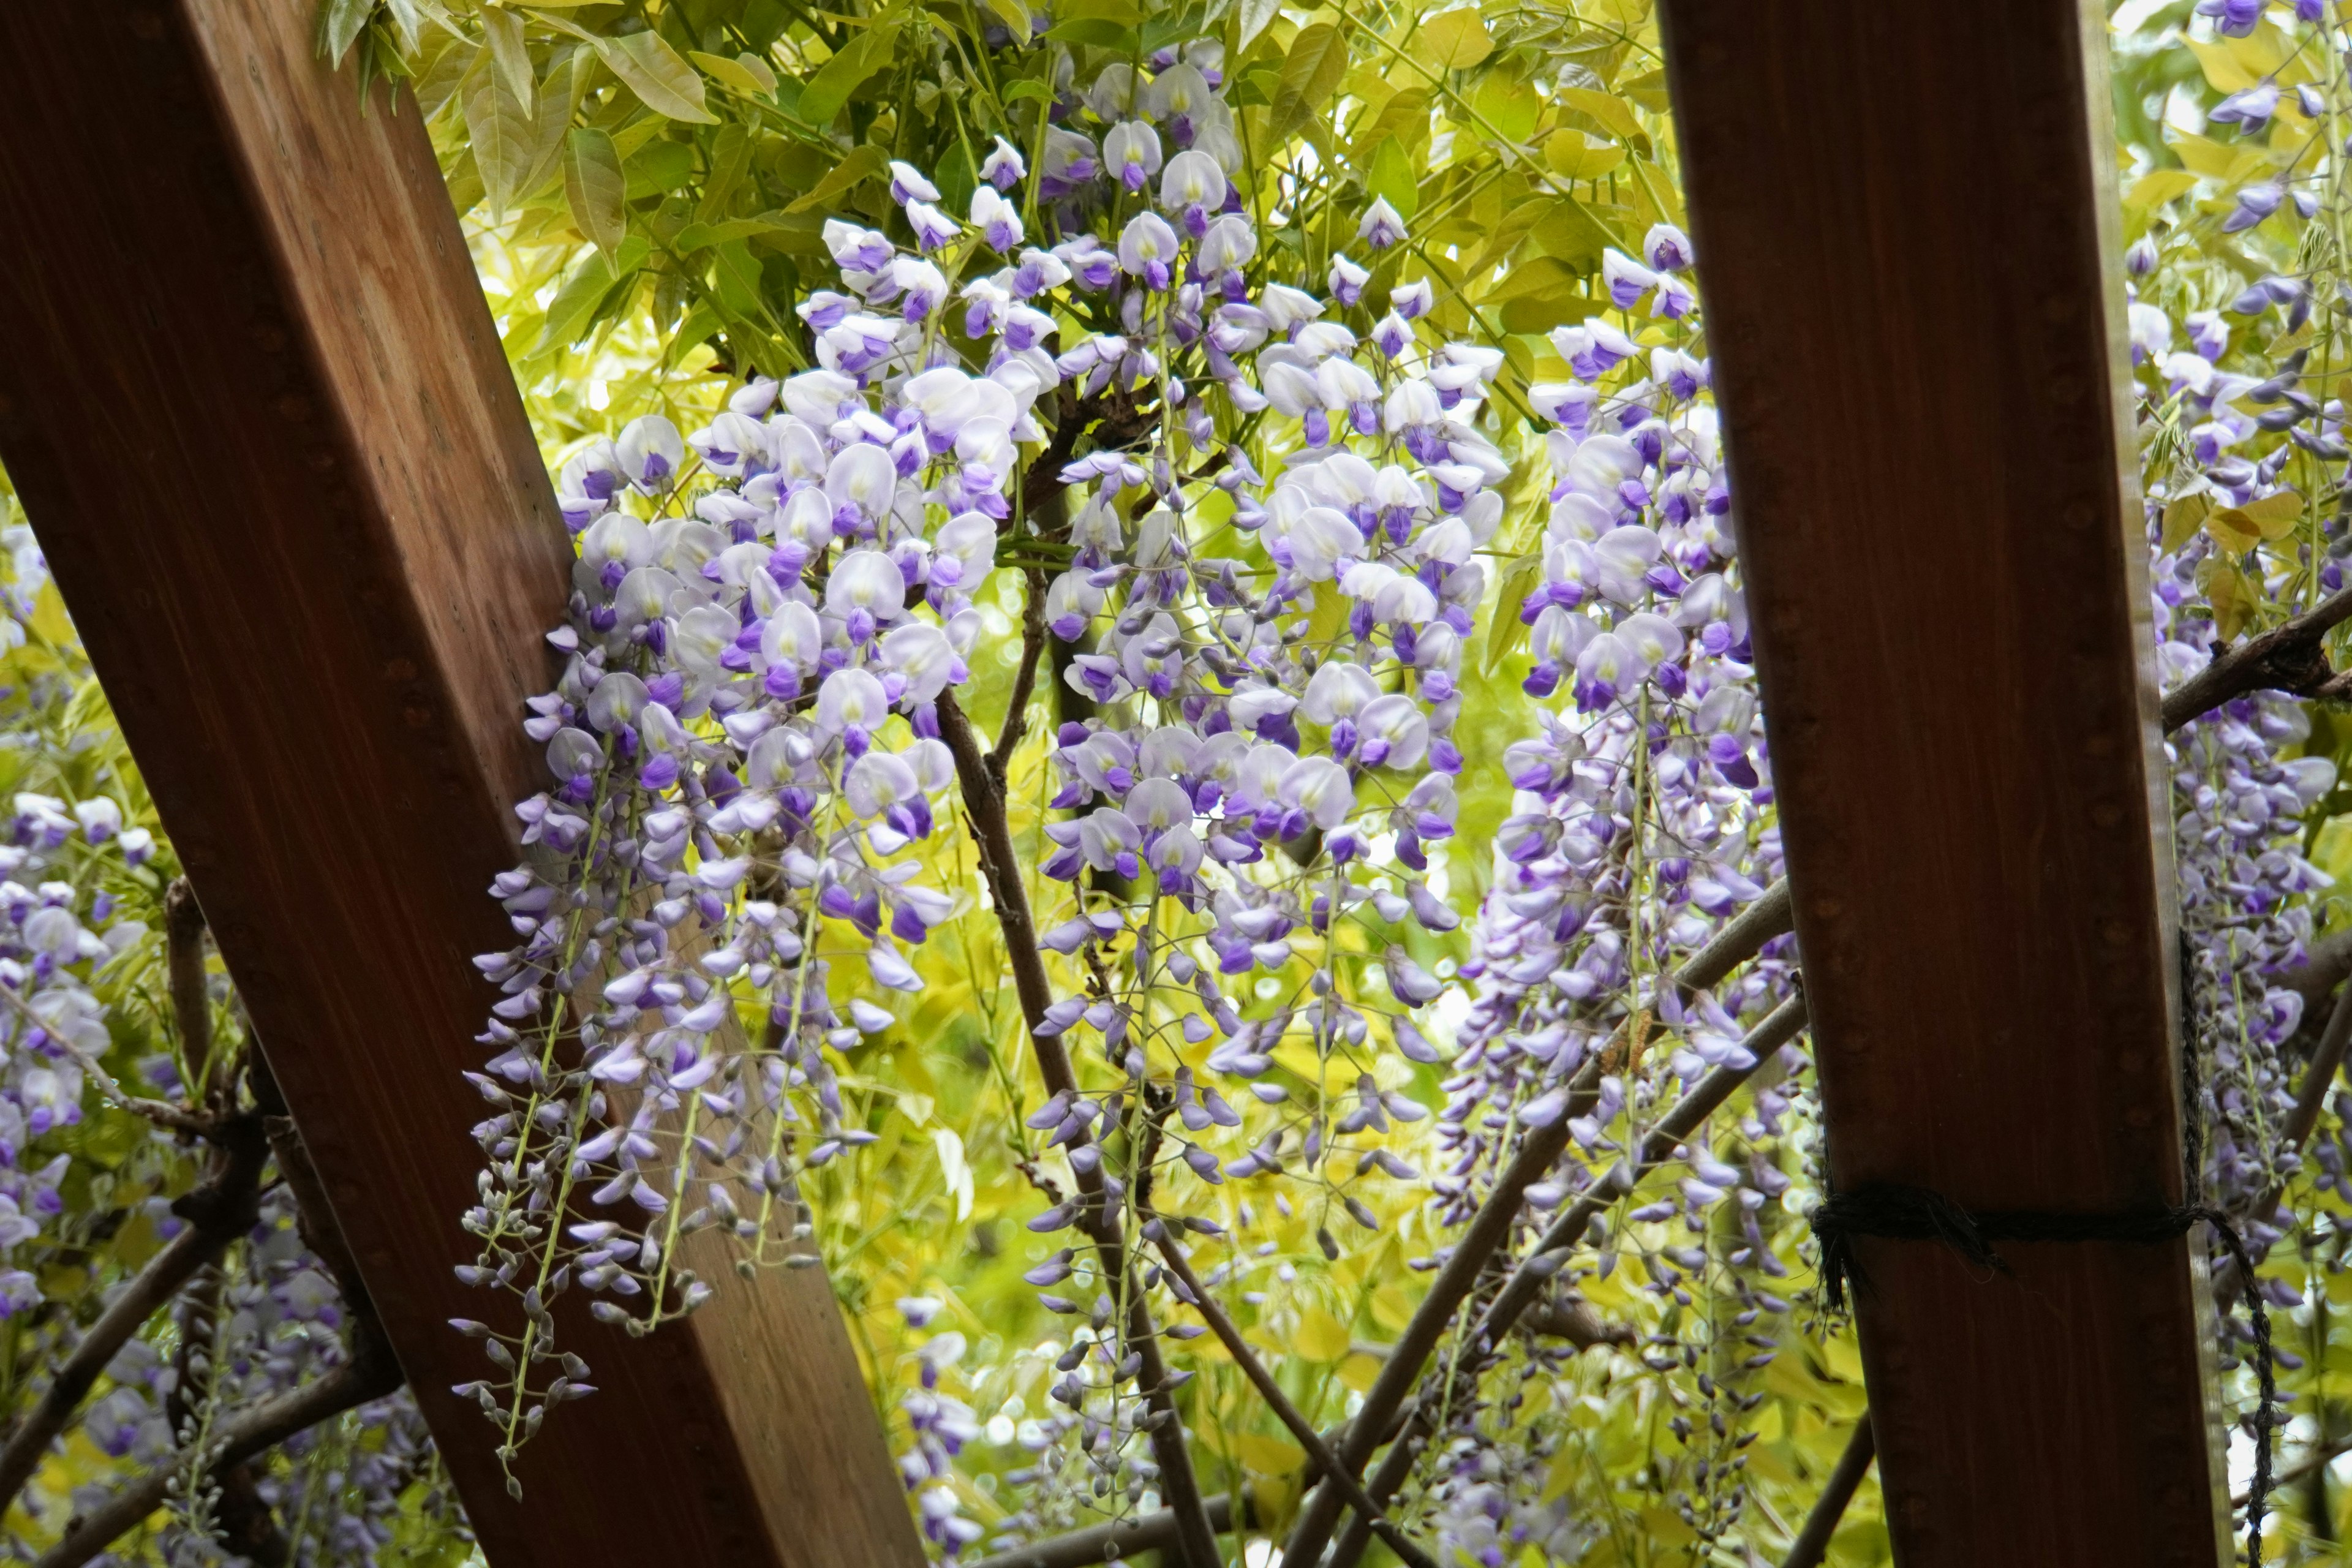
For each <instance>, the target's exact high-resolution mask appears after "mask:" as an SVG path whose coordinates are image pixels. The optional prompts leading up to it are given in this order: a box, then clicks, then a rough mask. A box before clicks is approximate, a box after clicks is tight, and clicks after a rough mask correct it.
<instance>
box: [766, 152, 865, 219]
mask: <svg viewBox="0 0 2352 1568" xmlns="http://www.w3.org/2000/svg"><path fill="white" fill-rule="evenodd" d="M889 166H890V154H889V153H886V152H884V151H883V150H882V149H881V148H879V147H877V146H874V145H872V144H871V143H868V144H867V145H866V146H863V147H860V148H858V149H857V151H856V152H855V153H851V154H850V155H849V156H848V157H846V158H844V159H843V160H842V161H841V162H840V163H836V164H835V165H834V168H833V172H832V173H831V174H827V175H826V176H825V177H824V179H822V180H819V181H818V182H817V183H816V187H815V188H814V190H812V191H810V192H809V193H808V195H804V196H803V197H801V198H800V199H799V200H798V201H796V202H794V203H793V204H792V205H790V206H788V207H786V208H785V209H784V210H785V211H786V212H788V213H799V212H807V211H809V210H810V209H811V208H813V207H817V206H822V205H824V204H825V203H826V202H829V201H831V200H833V199H834V198H835V196H838V195H841V194H842V193H843V192H844V191H846V190H847V189H849V187H850V186H852V185H854V184H857V182H858V181H860V180H865V179H870V178H872V177H873V176H874V175H876V174H880V173H881V172H882V171H883V170H885V169H887V168H888V167H889Z"/></svg>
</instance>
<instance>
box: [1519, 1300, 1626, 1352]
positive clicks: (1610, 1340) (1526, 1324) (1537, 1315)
mask: <svg viewBox="0 0 2352 1568" xmlns="http://www.w3.org/2000/svg"><path fill="white" fill-rule="evenodd" d="M1519 1327H1521V1328H1522V1329H1525V1330H1526V1331H1528V1332H1529V1333H1531V1334H1536V1335H1539V1336H1540V1337H1542V1338H1544V1339H1551V1340H1566V1341H1567V1342H1569V1343H1570V1344H1572V1345H1574V1346H1575V1347H1576V1348H1577V1349H1578V1350H1580V1351H1589V1350H1591V1348H1592V1347H1593V1346H1595V1345H1630V1344H1632V1343H1633V1342H1634V1341H1635V1340H1637V1339H1639V1338H1641V1335H1640V1334H1638V1333H1636V1332H1635V1331H1634V1329H1633V1324H1631V1323H1612V1322H1611V1321H1608V1320H1607V1319H1605V1318H1603V1317H1601V1314H1600V1313H1598V1312H1596V1311H1594V1310H1592V1308H1591V1306H1590V1305H1589V1304H1587V1303H1586V1302H1583V1301H1547V1302H1545V1303H1544V1304H1543V1305H1541V1306H1538V1307H1531V1308H1529V1309H1528V1311H1527V1313H1526V1315H1525V1316H1523V1317H1522V1318H1520V1320H1519Z"/></svg>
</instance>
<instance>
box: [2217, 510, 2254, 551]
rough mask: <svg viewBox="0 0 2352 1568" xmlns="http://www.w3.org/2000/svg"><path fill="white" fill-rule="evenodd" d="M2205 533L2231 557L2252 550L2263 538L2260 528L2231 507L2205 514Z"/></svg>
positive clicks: (2242, 513)
mask: <svg viewBox="0 0 2352 1568" xmlns="http://www.w3.org/2000/svg"><path fill="white" fill-rule="evenodd" d="M2205 531H2206V532H2208V533H2210V534H2211V535H2212V536H2213V538H2214V540H2215V541H2216V542H2218V543H2220V545H2221V548H2222V549H2224V550H2226V551H2228V552H2230V553H2231V554H2232V555H2237V554H2242V553H2243V552H2246V551H2249V550H2252V548H2253V547H2254V546H2255V545H2256V544H2257V543H2259V542H2261V540H2262V537H2263V531H2262V526H2261V525H2260V524H2259V523H2257V522H2255V521H2254V520H2253V519H2252V518H2250V517H2248V516H2247V515H2246V514H2245V513H2244V512H2242V511H2241V510H2238V509H2237V508H2236V507H2233V506H2223V507H2216V508H2214V509H2213V510H2211V511H2209V512H2207V513H2206V514H2205Z"/></svg>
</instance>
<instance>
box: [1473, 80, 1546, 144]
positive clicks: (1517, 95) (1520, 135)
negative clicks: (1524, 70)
mask: <svg viewBox="0 0 2352 1568" xmlns="http://www.w3.org/2000/svg"><path fill="white" fill-rule="evenodd" d="M1470 107H1471V108H1473V109H1475V110H1477V111H1478V118H1479V119H1481V120H1483V121H1486V124H1487V125H1488V126H1489V127H1491V128H1493V129H1494V130H1495V131H1496V132H1499V133H1500V134H1501V135H1502V136H1503V137H1505V138H1506V139H1507V140H1508V141H1512V142H1525V141H1526V140H1527V139H1528V137H1530V136H1532V135H1534V134H1535V133H1536V116H1537V114H1538V113H1539V112H1540V111H1541V110H1542V109H1543V100H1541V99H1539V98H1538V97H1537V96H1536V91H1535V89H1534V88H1533V87H1532V86H1530V85H1529V84H1528V82H1526V81H1524V80H1522V79H1520V78H1518V77H1516V76H1509V75H1507V74H1505V73H1503V72H1501V71H1496V72H1495V73H1494V74H1492V75H1490V76H1488V77H1487V78H1486V79H1485V80H1484V81H1482V82H1480V83H1479V84H1478V90H1477V91H1476V92H1475V93H1474V94H1473V95H1472V96H1471V99H1470Z"/></svg>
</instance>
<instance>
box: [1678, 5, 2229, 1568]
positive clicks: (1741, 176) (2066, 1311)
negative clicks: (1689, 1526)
mask: <svg viewBox="0 0 2352 1568" xmlns="http://www.w3.org/2000/svg"><path fill="white" fill-rule="evenodd" d="M1659 10H1660V13H1661V16H1662V19H1663V22H1664V29H1665V37H1666V41H1667V46H1668V49H1667V58H1668V68H1669V72H1670V80H1671V82H1672V85H1673V89H1674V98H1675V122H1676V126H1677V129H1678V132H1679V135H1680V145H1681V154H1682V161H1683V171H1684V179H1685V189H1686V192H1687V195H1688V200H1689V204H1690V208H1691V217H1692V225H1693V229H1694V235H1693V237H1694V239H1695V240H1696V245H1697V248H1698V255H1699V270H1700V274H1701V280H1702V285H1703V288H1704V291H1705V297H1706V323H1707V332H1708V337H1709V345H1708V346H1709V350H1710V353H1711V358H1712V363H1713V365H1714V371H1715V384H1716V389H1717V400H1718V405H1719V407H1720V409H1721V412H1722V417H1723V425H1724V430H1725V437H1726V454H1727V460H1728V462H1729V464H1730V468H1731V480H1732V487H1733V496H1734V510H1735V520H1736V522H1737V526H1738V534H1739V539H1740V544H1741V559H1742V563H1743V565H1744V568H1745V571H1746V573H1747V582H1748V607H1749V617H1750V624H1751V626H1753V628H1754V634H1755V643H1756V648H1757V654H1758V659H1759V677H1760V680H1761V683H1762V687H1763V692H1764V702H1765V712H1766V719H1765V723H1766V728H1767V731H1768V733H1769V739H1770V742H1771V752H1772V775H1773V782H1774V785H1775V787H1776V789H1777V790H1778V792H1779V799H1780V824H1781V830H1782V834H1783V837H1784V841H1785V843H1786V846H1787V849H1788V855H1789V876H1790V883H1791V885H1792V887H1793V888H1794V889H1795V893H1796V914H1797V941H1798V949H1799V951H1800V952H1801V953H1802V954H1803V959H1804V980H1805V989H1806V994H1807V996H1808V998H1809V1000H1810V1002H1811V1008H1812V1016H1813V1020H1814V1022H1813V1042H1814V1062H1815V1067H1816V1070H1817V1071H1818V1073H1819V1074H1820V1078H1821V1085H1822V1099H1823V1106H1824V1111H1825V1115H1826V1120H1827V1124H1828V1135H1829V1155H1830V1168H1831V1172H1832V1178H1833V1180H1834V1182H1835V1184H1837V1185H1838V1186H1839V1187H1840V1188H1842V1189H1846V1188H1855V1187H1860V1186H1863V1185H1864V1184H1871V1183H1881V1182H1885V1183H1901V1184H1910V1185H1915V1186H1920V1187H1927V1188H1931V1189H1934V1190H1937V1191H1939V1192H1941V1193H1943V1194H1948V1196H1950V1197H1952V1198H1953V1199H1955V1200H1957V1201H1958V1203H1959V1204H1961V1205H1963V1206H1964V1207H1967V1208H1969V1209H1971V1210H1975V1211H1984V1210H2015V1211H2034V1212H2058V1213H2099V1214H2104V1213H2112V1212H2116V1211H2121V1210H2127V1209H2147V1208H2150V1207H2158V1206H2168V1205H2176V1204H2179V1203H2180V1202H2181V1201H2182V1199H2183V1195H2184V1161H2183V1154H2182V1148H2183V1144H2182V1131H2181V1090H2180V1084H2179V1064H2180V1062H2181V1060H2182V1053H2181V1051H2180V1048H2179V1029H2180V1027H2181V1020H2180V1019H2179V1016H2178V1006H2177V1004H2178V994H2179V993H2178V977H2177V974H2176V963H2177V954H2176V950H2175V938H2174V930H2175V921H2176V917H2175V911H2174V907H2173V882H2174V878H2173V869H2172V862H2171V854H2170V824H2171V820H2172V816H2171V807H2170V802H2169V790H2170V786H2169V781H2168V770H2167V766H2166V763H2165V761H2164V757H2163V752H2162V749H2161V737H2160V731H2159V728H2158V701H2157V681H2156V673H2155V661H2154V654H2153V646H2152V641H2151V637H2150V633H2149V629H2148V609H2147V605H2148V586H2147V570H2146V565H2145V563H2146V560H2147V529H2146V521H2145V519H2144V515H2143V512H2142V509H2141V504H2140V496H2139V487H2138V457H2137V445H2136V443H2135V441H2134V439H2133V436H2132V419H2133V414H2132V398H2133V392H2132V387H2131V381H2130V375H2129V358H2128V353H2127V351H2126V346H2125V342H2126V339H2125V331H2124V322H2123V315H2124V311H2123V298H2122V281H2123V268H2122V247H2121V245H2120V242H2119V239H2118V236H2117V228H2118V224H2119V219H2118V209H2117V204H2116V194H2115V189H2114V176H2113V167H2114V145H2115V142H2114V136H2113V132H2112V128H2111V123H2110V115H2109V110H2108V106H2107V95H2106V65H2105V47H2106V46H2105V33H2106V19H2105V7H2104V6H2101V5H2097V4H2095V0H1965V3H1963V4H1958V5H1879V6H1835V5H1804V4H1797V3H1793V0H1777V3H1763V4H1759V3H1758V0H1660V5H1659ZM1963 63H1965V68H1962V66H1963ZM2002 1253H2003V1256H2004V1257H2005V1258H2007V1260H2008V1261H2009V1262H2010V1263H2011V1265H2012V1267H2013V1268H2014V1269H2015V1271H2016V1272H2015V1274H2014V1276H2013V1277H2006V1278H2004V1277H1995V1278H1991V1279H1978V1278H1974V1277H1972V1274H1971V1271H1970V1270H1969V1268H1967V1267H1966V1266H1964V1265H1963V1264H1962V1263H1961V1262H1960V1261H1959V1260H1958V1258H1957V1257H1956V1256H1955V1255H1953V1254H1952V1253H1950V1252H1948V1250H1946V1249H1945V1248H1943V1247H1937V1246H1934V1245H1927V1244H1920V1243H1915V1242H1904V1241H1878V1240H1874V1241H1867V1242H1864V1244H1863V1245H1862V1261H1863V1264H1864V1268H1866V1269H1867V1271H1868V1273H1869V1276H1870V1279H1872V1281H1873V1282H1874V1289H1873V1290H1872V1291H1871V1292H1870V1293H1868V1294H1866V1295H1865V1296H1864V1299H1863V1300H1862V1303H1861V1307H1860V1313H1859V1318H1860V1327H1861V1331H1862V1348H1863V1363H1864V1372H1865V1376H1866V1379H1867V1382H1868V1384H1869V1391H1870V1412H1871V1413H1870V1421H1871V1425H1872V1427H1873V1431H1874V1437H1875V1441H1876V1447H1877V1452H1878V1461H1879V1465H1880V1468H1881V1475H1882V1481H1883V1486H1884V1489H1885V1498H1886V1517H1887V1521H1888V1526H1889V1529H1890V1530H1891V1531H1892V1533H1893V1536H1894V1542H1895V1555H1896V1561H1898V1562H1900V1563H1904V1564H1905V1565H1906V1568H1922V1565H1927V1568H1937V1565H1942V1564H1951V1565H1953V1568H1958V1565H1960V1564H1972V1565H1973V1564H1985V1563H2118V1564H2122V1563H2132V1564H2157V1563H2165V1564H2170V1563H2181V1564H2187V1563H2200V1564H2211V1563H2228V1562H2231V1561H2232V1558H2231V1548H2230V1545H2229V1543H2228V1542H2227V1540H2226V1539H2225V1537H2226V1532H2227V1521H2228V1519H2229V1499H2228V1488H2227V1485H2226V1477H2227V1470H2226V1468H2225V1466H2224V1464H2223V1463H2222V1450H2221V1444H2220V1434H2221V1427H2220V1425H2219V1423H2218V1421H2217V1420H2216V1419H2215V1415H2214V1396H2215V1383H2214V1378H2213V1374H2212V1372H2211V1370H2210V1352H2209V1349H2208V1347H2209V1346H2210V1345H2211V1343H2212V1342H2213V1335H2212V1326H2211V1309H2210V1305H2208V1304H2207V1303H2208V1302H2209V1300H2210V1298H2209V1297H2208V1296H2207V1294H2206V1291H2205V1285H2204V1278H2203V1269H2202V1267H2201V1265H2200V1263H2199V1262H2198V1261H2197V1259H2199V1258H2201V1257H2202V1253H2203V1249H2202V1247H2201V1246H2200V1247H2198V1248H2196V1249H2195V1253H2194V1256H2192V1251H2191V1248H2190V1247H2189V1245H2188V1243H2187V1242H2186V1241H2185V1240H2176V1241H2173V1242H2171V1243H2169V1244H2167V1245H2163V1246H2155V1247H2142V1246H2128V1245H2118V1244H2114V1243H2102V1244H2072V1245H2063V1246H2060V1245H2048V1244H2044V1245H2040V1246H2026V1245H2014V1246H2004V1247H2003V1248H2002Z"/></svg>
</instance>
